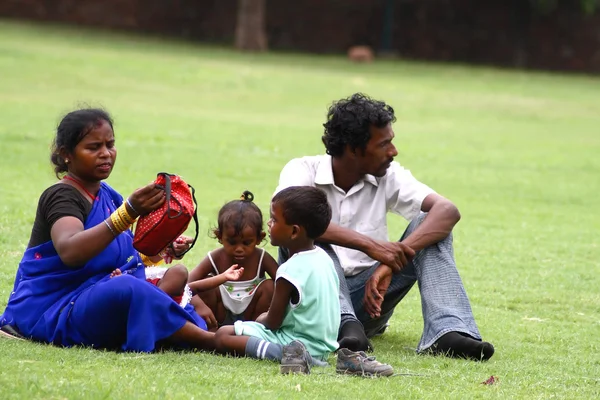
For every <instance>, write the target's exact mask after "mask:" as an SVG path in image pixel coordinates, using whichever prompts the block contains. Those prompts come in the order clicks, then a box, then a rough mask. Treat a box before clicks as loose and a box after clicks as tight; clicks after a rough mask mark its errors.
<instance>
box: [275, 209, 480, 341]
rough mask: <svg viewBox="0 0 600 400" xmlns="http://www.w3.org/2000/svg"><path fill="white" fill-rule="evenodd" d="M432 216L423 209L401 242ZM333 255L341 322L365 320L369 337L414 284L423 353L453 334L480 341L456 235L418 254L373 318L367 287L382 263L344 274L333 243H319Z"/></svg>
mask: <svg viewBox="0 0 600 400" xmlns="http://www.w3.org/2000/svg"><path fill="white" fill-rule="evenodd" d="M426 215H427V214H425V213H421V214H420V215H419V216H418V217H417V218H415V219H414V220H412V221H411V223H410V224H409V225H408V227H407V228H406V231H405V232H404V234H403V235H402V238H401V239H400V240H403V239H404V238H405V237H407V236H408V235H410V234H411V233H412V232H413V231H414V230H415V229H416V228H417V227H418V226H419V224H421V222H422V221H423V220H424V219H425V217H426ZM317 245H318V246H320V247H321V248H323V250H325V251H326V252H327V254H328V255H329V256H330V257H331V258H332V260H333V263H334V265H335V268H336V272H337V273H338V277H339V278H340V309H341V313H342V318H341V324H340V326H342V325H343V324H345V323H346V322H348V321H357V320H358V321H360V322H361V323H362V325H363V326H364V328H365V333H366V334H367V336H368V337H372V336H373V335H375V334H377V333H378V332H380V331H382V330H383V329H385V326H386V324H387V322H388V321H389V319H390V318H391V316H392V314H393V313H394V309H395V308H396V306H397V305H398V303H399V302H400V300H402V299H403V298H404V296H405V295H406V294H407V293H408V291H409V290H410V289H411V288H412V287H413V285H414V284H415V282H417V283H418V285H419V290H420V292H421V311H422V313H423V322H424V328H423V334H422V335H421V340H420V342H419V345H418V347H417V351H418V352H421V351H423V350H425V349H427V348H429V347H430V346H431V345H433V344H434V343H435V342H436V341H437V340H438V339H439V338H440V337H441V336H443V335H444V334H446V333H448V332H452V331H454V332H462V333H466V334H468V335H469V336H471V337H473V338H475V339H479V340H481V335H480V334H479V330H478V329H477V324H476V323H475V319H474V318H473V311H472V310H471V305H470V303H469V298H468V297H467V293H466V292H465V288H464V286H463V284H462V281H461V279H460V276H459V274H458V270H457V269H456V263H455V261H454V251H453V248H452V235H449V236H448V237H446V238H445V239H443V240H441V241H440V242H438V243H436V244H433V245H431V246H429V247H426V248H424V249H423V250H421V251H419V252H417V254H416V255H415V257H414V258H413V260H412V261H411V262H410V263H409V264H408V265H406V266H405V267H404V268H403V269H402V271H400V272H399V273H397V274H394V275H393V276H392V281H391V283H390V286H389V287H388V290H387V292H386V293H385V296H384V299H383V304H382V305H381V316H379V317H377V318H371V317H370V316H369V314H368V313H367V312H366V311H365V308H364V302H363V300H364V295H365V285H366V283H367V280H368V279H369V278H370V277H371V275H372V274H373V272H374V271H375V269H377V267H378V266H379V262H377V263H375V264H373V265H372V266H371V267H369V268H368V269H366V270H364V271H362V272H360V273H359V274H357V275H353V276H344V271H343V269H342V267H341V265H340V262H339V260H338V258H337V255H336V254H335V252H334V251H333V249H332V248H331V246H330V245H328V244H322V243H318V244H317ZM286 255H287V251H286V250H285V249H281V248H280V250H279V262H280V264H281V263H282V262H283V261H285V260H286V259H287V257H286Z"/></svg>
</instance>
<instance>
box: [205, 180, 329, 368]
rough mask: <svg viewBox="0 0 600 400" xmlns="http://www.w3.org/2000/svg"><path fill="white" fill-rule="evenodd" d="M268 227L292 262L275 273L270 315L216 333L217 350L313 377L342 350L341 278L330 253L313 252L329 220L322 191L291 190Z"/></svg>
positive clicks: (278, 199)
mask: <svg viewBox="0 0 600 400" xmlns="http://www.w3.org/2000/svg"><path fill="white" fill-rule="evenodd" d="M270 215H271V218H270V220H269V222H268V223H267V225H268V227H269V236H270V240H271V244H272V245H273V246H282V247H286V248H288V249H289V251H290V259H289V260H288V261H286V262H285V263H284V264H282V265H281V266H280V267H279V269H278V270H277V275H276V277H275V292H274V294H273V300H272V302H271V306H270V308H269V311H267V312H265V313H263V314H261V315H260V316H259V317H258V319H257V320H256V322H250V321H245V322H242V321H238V322H236V323H235V325H234V326H224V327H222V328H220V329H219V330H218V331H217V334H216V341H217V349H218V350H220V351H222V352H227V353H233V354H237V355H246V356H249V357H253V358H260V359H264V358H266V359H271V360H281V372H282V373H289V372H300V373H309V372H310V365H311V364H312V363H313V362H314V363H318V361H313V360H312V358H313V357H314V358H315V359H317V360H324V359H325V358H326V357H327V355H328V354H329V353H330V352H332V351H335V350H336V349H337V347H338V343H337V340H336V339H337V334H338V328H339V324H340V306H339V299H338V296H339V279H338V277H337V274H336V272H335V269H334V266H333V262H332V261H331V258H329V256H327V254H326V253H325V252H324V251H323V250H322V249H320V248H319V247H315V245H314V239H315V238H317V237H319V236H321V235H322V234H323V233H324V232H325V230H326V229H327V226H328V225H329V221H330V220H331V207H330V206H329V203H328V202H327V196H326V195H325V193H323V192H322V191H321V190H319V189H316V188H313V187H308V186H295V187H289V188H287V189H285V190H282V191H281V192H279V193H278V194H277V195H276V196H275V197H274V198H273V200H272V202H271V210H270Z"/></svg>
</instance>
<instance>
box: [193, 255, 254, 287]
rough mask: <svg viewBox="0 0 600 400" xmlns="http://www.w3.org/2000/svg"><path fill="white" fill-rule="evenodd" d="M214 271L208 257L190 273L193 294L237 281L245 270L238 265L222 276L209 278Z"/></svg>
mask: <svg viewBox="0 0 600 400" xmlns="http://www.w3.org/2000/svg"><path fill="white" fill-rule="evenodd" d="M213 270H214V269H213V267H212V264H211V262H210V260H209V259H208V257H205V258H204V260H202V261H201V262H200V264H198V266H197V267H196V268H194V269H193V270H192V272H190V276H189V278H188V286H189V287H190V289H191V290H192V293H193V294H197V293H198V292H204V291H207V290H211V289H214V288H216V287H219V286H220V285H222V284H224V283H225V282H227V281H237V280H238V279H240V277H241V276H242V274H243V273H244V268H242V267H238V265H237V264H235V265H232V266H231V267H229V269H227V271H225V272H223V273H222V274H218V275H216V276H211V277H209V278H207V277H208V274H210V273H211V272H212V271H213Z"/></svg>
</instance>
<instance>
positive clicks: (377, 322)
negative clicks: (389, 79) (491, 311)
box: [276, 93, 494, 360]
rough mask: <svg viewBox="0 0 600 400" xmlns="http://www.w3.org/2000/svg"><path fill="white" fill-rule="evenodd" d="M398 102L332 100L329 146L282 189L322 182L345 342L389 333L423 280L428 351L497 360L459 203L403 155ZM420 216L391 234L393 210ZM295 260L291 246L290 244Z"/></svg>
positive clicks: (357, 343)
mask: <svg viewBox="0 0 600 400" xmlns="http://www.w3.org/2000/svg"><path fill="white" fill-rule="evenodd" d="M395 121H396V117H395V116H394V110H393V108H392V107H390V106H389V105H387V104H385V103H384V102H382V101H376V100H373V99H371V98H369V97H368V96H365V95H363V94H360V93H357V94H354V95H353V96H351V97H349V98H347V99H342V100H339V101H337V102H335V103H333V104H332V105H331V107H330V108H329V111H328V114H327V122H326V123H325V124H324V125H323V126H324V127H325V134H324V135H323V137H322V140H323V143H324V145H325V149H326V152H327V154H326V155H321V156H312V157H303V158H297V159H293V160H291V161H290V162H289V163H288V164H287V165H286V166H285V167H284V168H283V170H282V171H281V175H280V178H279V185H278V188H277V190H276V192H279V191H280V190H282V189H284V188H286V187H289V186H301V185H306V186H315V187H317V188H320V189H322V190H323V191H324V192H325V193H326V194H327V198H328V201H329V203H330V204H331V207H332V211H333V215H332V220H331V224H330V226H329V228H328V229H327V231H326V232H325V233H324V234H323V235H322V236H320V237H319V238H318V241H319V242H320V245H321V246H322V247H323V248H324V249H325V250H326V251H327V253H328V254H329V256H330V257H331V258H332V259H333V261H334V264H335V266H336V269H337V271H338V274H339V275H340V308H341V313H342V316H341V324H340V330H339V337H338V342H339V345H340V348H343V347H346V348H349V349H351V350H353V351H365V350H367V349H369V348H370V347H371V345H370V342H369V340H368V338H369V337H372V336H374V335H377V334H381V333H383V331H384V330H385V329H386V327H387V326H388V320H389V319H390V317H391V316H392V314H393V312H394V308H395V307H396V305H397V304H398V303H399V302H400V300H402V298H403V297H404V296H405V295H406V293H407V292H408V291H409V290H410V288H411V287H412V286H413V285H414V283H415V282H418V284H419V288H420V292H421V304H422V312H423V320H424V330H423V334H422V336H421V340H420V343H419V345H418V347H417V351H418V352H427V353H432V354H443V355H448V356H451V357H461V358H469V359H474V360H487V359H489V358H490V357H491V356H492V355H493V354H494V347H493V346H492V345H491V344H490V343H487V342H483V341H482V340H481V336H480V334H479V330H478V329H477V325H476V323H475V320H474V318H473V313H472V311H471V306H470V304H469V299H468V298H467V295H466V292H465V289H464V287H463V284H462V281H461V279H460V276H459V274H458V271H457V269H456V264H455V261H454V256H453V248H452V234H451V233H452V228H453V227H454V225H456V223H457V222H458V221H459V219H460V213H459V211H458V209H457V208H456V206H455V205H454V204H453V203H452V202H451V201H450V200H448V199H446V198H444V197H443V196H441V195H439V194H437V193H435V192H434V191H433V190H432V189H431V188H429V187H428V186H426V185H424V184H423V183H421V182H419V181H418V180H416V179H415V178H414V177H413V176H412V174H411V173H410V171H408V170H406V169H404V168H403V167H401V166H400V165H399V164H398V163H397V162H394V161H393V160H394V157H396V156H397V155H398V151H397V150H396V147H395V146H394V144H393V143H392V141H393V139H394V131H393V129H392V123H393V122H395ZM387 212H393V213H395V214H399V215H401V216H403V217H404V218H406V219H407V220H409V221H411V222H410V224H409V226H408V228H407V229H406V231H405V232H404V234H403V235H402V238H401V239H400V241H399V242H389V241H388V232H387V222H386V214H387ZM280 259H285V250H280Z"/></svg>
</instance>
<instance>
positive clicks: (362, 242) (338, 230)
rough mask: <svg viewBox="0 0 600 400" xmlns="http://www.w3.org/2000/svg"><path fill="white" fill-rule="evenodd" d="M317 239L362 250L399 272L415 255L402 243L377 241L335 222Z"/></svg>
mask: <svg viewBox="0 0 600 400" xmlns="http://www.w3.org/2000/svg"><path fill="white" fill-rule="evenodd" d="M317 241H319V242H323V243H329V244H335V245H337V246H342V247H347V248H350V249H354V250H359V251H362V252H363V253H365V254H366V255H368V256H369V257H371V258H372V259H373V260H377V261H379V262H380V263H382V264H385V265H387V266H389V267H390V268H392V270H393V271H394V272H399V271H400V270H401V269H402V268H403V267H404V266H405V265H406V264H408V260H410V259H411V258H412V257H414V255H415V252H414V250H412V249H411V248H410V247H409V246H408V245H406V244H404V243H401V242H383V241H378V240H375V239H372V238H370V237H368V236H365V235H363V234H361V233H358V232H356V231H354V230H352V229H348V228H344V227H341V226H339V225H336V224H329V227H328V228H327V230H326V231H325V233H324V234H323V235H321V236H320V237H319V238H318V239H317Z"/></svg>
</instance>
